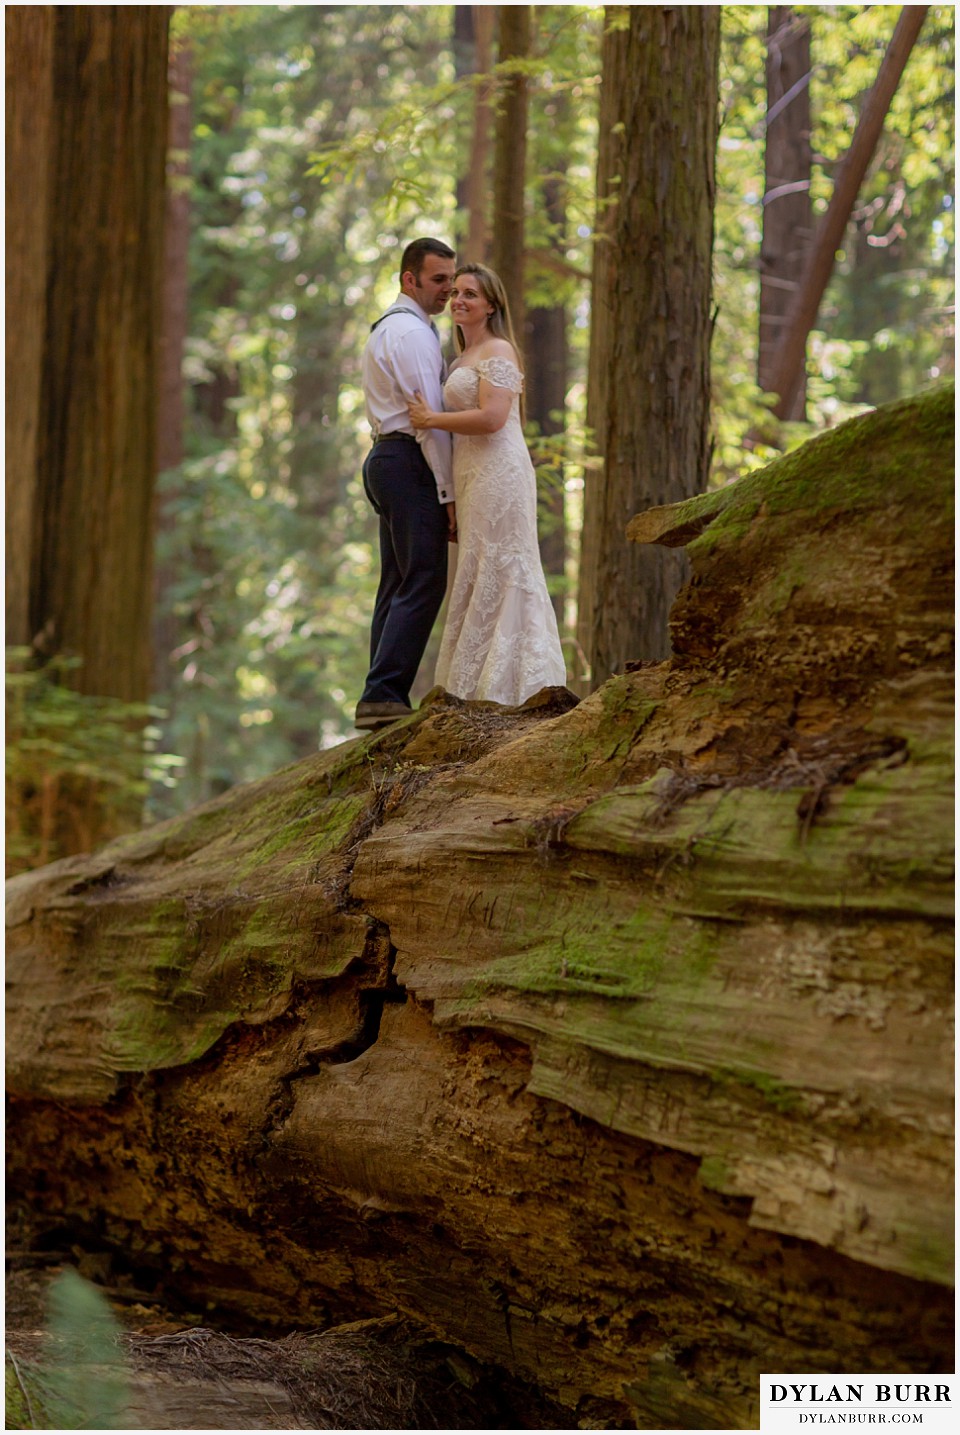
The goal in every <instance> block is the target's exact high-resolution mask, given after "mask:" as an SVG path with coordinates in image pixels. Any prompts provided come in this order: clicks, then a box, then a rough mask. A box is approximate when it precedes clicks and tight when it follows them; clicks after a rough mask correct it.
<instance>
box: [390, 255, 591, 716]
mask: <svg viewBox="0 0 960 1435" xmlns="http://www.w3.org/2000/svg"><path fill="white" fill-rule="evenodd" d="M450 299H451V303H450V311H451V313H452V315H453V320H454V326H455V334H456V344H457V351H458V358H457V359H456V361H455V363H454V364H453V365H451V369H450V373H449V375H448V377H447V381H446V383H445V385H444V390H443V398H444V404H445V406H446V407H445V411H444V412H443V413H434V412H433V411H432V410H431V409H428V408H427V406H426V404H425V403H424V402H423V400H422V398H421V397H420V392H419V390H417V391H416V395H417V396H416V400H415V401H414V402H412V403H411V404H409V409H410V417H411V419H412V420H413V423H414V425H415V426H416V427H417V428H420V429H425V428H432V429H445V430H446V432H447V433H452V434H453V435H454V440H453V474H454V487H455V489H456V501H457V528H458V539H459V543H458V558H457V574H456V578H455V579H454V584H453V591H452V593H451V595H450V607H449V611H448V613H447V622H446V627H445V628H444V631H443V638H442V640H441V643H440V656H439V658H438V659H437V675H436V680H437V682H438V683H439V684H440V685H441V686H442V687H445V688H446V689H447V691H448V692H451V693H453V694H454V695H455V696H457V697H461V698H481V699H486V700H488V701H492V702H496V703H504V704H506V705H508V706H511V707H513V706H517V705H518V704H520V703H522V702H525V701H526V699H527V698H529V697H532V696H533V694H534V693H536V692H539V690H540V689H541V688H544V687H553V686H562V685H563V684H564V683H565V682H566V667H565V664H564V661H563V654H562V652H561V649H560V638H559V635H558V632H557V620H556V617H555V615H554V611H553V605H552V604H551V602H550V598H549V596H548V594H547V585H546V582H545V580H544V576H543V569H542V567H541V566H540V552H539V549H538V547H537V489H536V479H535V476H534V472H533V464H532V463H531V462H530V455H529V453H528V452H527V446H526V444H525V443H524V441H523V430H522V428H521V427H520V393H521V390H522V389H523V374H522V372H521V369H520V362H519V358H518V355H517V348H516V344H515V343H514V339H513V328H512V325H511V323H510V312H509V309H508V307H507V296H506V294H505V292H504V288H503V285H502V284H501V282H500V280H499V278H498V277H497V275H496V274H494V272H493V270H491V269H487V268H485V267H484V266H483V265H482V264H464V265H462V266H461V267H460V268H459V269H458V270H457V272H456V274H455V275H454V281H453V289H452V291H451V295H450Z"/></svg>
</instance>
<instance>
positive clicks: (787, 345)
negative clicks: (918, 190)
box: [769, 5, 929, 419]
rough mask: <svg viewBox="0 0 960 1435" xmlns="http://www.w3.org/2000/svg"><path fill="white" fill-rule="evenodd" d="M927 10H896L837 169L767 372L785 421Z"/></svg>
mask: <svg viewBox="0 0 960 1435" xmlns="http://www.w3.org/2000/svg"><path fill="white" fill-rule="evenodd" d="M928 9H929V6H927V5H905V6H904V7H903V9H902V10H901V11H900V18H899V20H898V21H897V26H896V29H895V30H894V32H893V38H892V39H891V41H890V45H889V47H888V49H887V52H886V54H885V55H884V57H883V61H882V63H881V65H880V70H879V72H878V74H877V79H876V83H875V84H874V86H873V89H872V90H871V91H870V93H869V95H868V96H867V99H866V102H865V104H864V107H863V111H862V113H861V115H860V121H859V123H858V125H857V128H856V132H855V133H854V136H853V139H852V140H851V141H850V148H849V149H848V150H847V153H846V155H845V156H844V159H843V163H842V164H841V165H840V168H839V169H838V171H837V177H836V180H835V182H834V187H833V196H832V198H831V200H830V203H829V205H828V206H827V211H826V213H825V214H824V216H823V219H822V220H821V221H820V225H819V227H818V229H817V233H816V235H815V237H814V241H813V245H812V248H811V251H810V257H809V260H808V262H807V267H806V270H805V273H804V277H803V282H802V284H801V286H800V289H799V290H798V292H797V294H796V297H795V299H794V302H793V303H792V304H791V306H790V312H789V314H788V315H787V318H786V321H785V323H784V328H783V337H782V339H781V341H780V346H779V349H778V352H777V355H776V360H775V362H774V364H773V365H772V368H771V374H770V383H769V389H770V392H771V393H775V394H778V395H779V401H778V403H777V404H776V406H775V407H774V410H773V411H774V413H775V414H776V416H777V418H780V419H783V418H786V417H787V415H788V414H789V413H790V412H791V411H792V408H793V404H794V401H795V397H796V394H797V392H798V389H799V385H800V380H801V376H802V374H803V370H804V356H805V351H806V344H807V337H808V335H809V333H810V330H811V329H812V328H813V326H814V324H815V323H816V320H817V311H818V310H819V308H820V301H821V300H822V298H823V295H824V292H825V290H826V287H827V284H828V283H829V281H830V276H831V274H832V273H833V266H834V262H835V258H836V252H837V250H838V248H839V247H840V244H841V242H842V240H843V234H844V230H845V229H846V227H847V222H848V220H849V218H850V213H851V211H852V209H853V206H854V204H855V202H856V198H857V194H858V192H859V189H860V186H861V184H862V183H863V179H864V176H865V174H866V172H867V167H868V165H869V164H870V160H871V158H872V157H873V152H874V150H875V149H876V147H877V141H878V140H879V138H880V134H881V132H882V130H883V122H884V120H885V119H886V116H887V111H888V110H889V108H890V102H891V100H892V99H893V97H894V95H895V94H896V90H897V86H898V85H899V83H900V77H901V75H902V74H903V71H904V67H905V66H906V63H907V60H908V59H909V58H910V53H911V51H912V50H913V47H914V45H915V44H916V41H917V37H918V35H919V34H920V30H921V28H922V26H923V22H924V19H925V18H926V14H927V10H928Z"/></svg>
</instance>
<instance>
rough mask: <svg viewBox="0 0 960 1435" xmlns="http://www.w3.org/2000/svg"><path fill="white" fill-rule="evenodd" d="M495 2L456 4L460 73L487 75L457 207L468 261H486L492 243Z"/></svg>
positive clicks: (480, 86)
mask: <svg viewBox="0 0 960 1435" xmlns="http://www.w3.org/2000/svg"><path fill="white" fill-rule="evenodd" d="M496 15H497V7H496V6H495V5H457V6H455V7H454V16H455V21H454V23H455V25H456V27H457V36H458V43H457V72H458V74H476V75H479V76H484V77H485V78H484V79H482V80H479V81H478V82H477V88H476V90H475V91H474V97H473V122H472V126H471V131H470V155H469V159H468V161H467V170H466V174H464V175H463V177H462V178H461V179H460V180H458V182H457V207H458V209H459V210H460V211H461V213H465V214H466V216H467V232H466V238H465V239H464V241H463V244H462V245H461V247H460V252H459V254H458V259H460V260H461V261H463V262H465V263H476V264H485V263H486V262H487V259H488V254H487V251H488V248H489V243H490V234H489V215H488V213H487V204H488V198H487V196H488V194H489V176H488V174H487V170H488V161H489V156H490V135H491V131H492V129H493V106H492V104H491V95H492V90H493V82H492V80H491V78H490V73H491V70H492V68H493V36H494V30H495V28H496Z"/></svg>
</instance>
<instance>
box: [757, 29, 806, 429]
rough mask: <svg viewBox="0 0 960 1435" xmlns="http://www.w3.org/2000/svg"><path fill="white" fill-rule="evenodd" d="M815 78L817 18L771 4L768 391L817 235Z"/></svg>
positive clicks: (763, 363)
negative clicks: (812, 196) (786, 322)
mask: <svg viewBox="0 0 960 1435" xmlns="http://www.w3.org/2000/svg"><path fill="white" fill-rule="evenodd" d="M810 75H811V60H810V22H809V20H808V19H807V18H806V17H805V16H803V15H802V14H798V13H797V12H796V11H795V10H794V8H793V7H792V6H791V5H773V6H771V8H770V11H769V18H768V25H767V118H766V141H765V144H764V194H763V239H762V241H761V244H760V334H759V343H758V352H757V382H758V384H759V385H760V388H761V389H763V390H764V391H765V392H768V391H770V384H771V382H772V380H771V371H772V366H773V360H774V356H775V354H776V352H777V347H778V344H779V340H780V331H781V329H782V328H783V322H784V317H785V315H786V313H787V311H788V309H789V307H790V300H791V298H792V296H793V295H794V294H795V293H796V290H797V287H798V285H799V282H800V279H801V277H802V275H803V270H804V265H805V261H806V255H807V250H808V249H809V247H810V241H811V239H812V238H813V208H812V205H811V202H810V176H811V171H812V167H813V148H812V145H811V143H810ZM806 390H807V386H806V375H805V374H804V375H802V377H801V381H800V384H799V385H798V387H797V392H796V396H795V398H794V401H793V404H792V406H791V408H790V412H789V414H788V415H787V417H789V418H791V419H800V420H802V419H804V418H805V417H806Z"/></svg>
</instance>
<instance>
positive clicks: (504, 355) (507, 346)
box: [480, 338, 520, 369]
mask: <svg viewBox="0 0 960 1435" xmlns="http://www.w3.org/2000/svg"><path fill="white" fill-rule="evenodd" d="M480 357H481V358H483V359H507V360H508V361H509V362H510V363H511V364H513V365H514V366H515V367H516V368H518V369H519V368H520V360H519V358H518V357H517V351H516V349H515V348H514V347H513V345H512V344H511V343H510V341H509V340H508V339H492V338H491V339H486V340H484V344H483V351H482V353H481V355H480Z"/></svg>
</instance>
